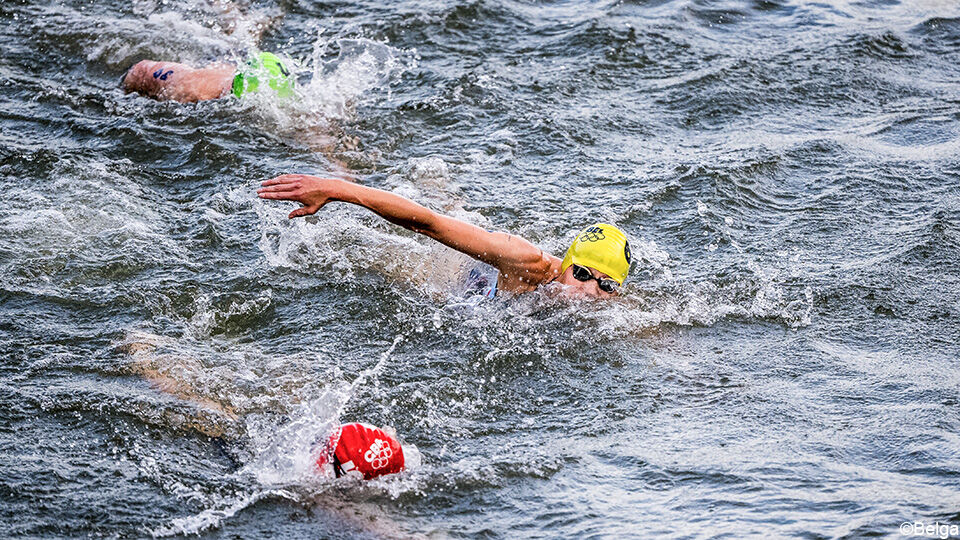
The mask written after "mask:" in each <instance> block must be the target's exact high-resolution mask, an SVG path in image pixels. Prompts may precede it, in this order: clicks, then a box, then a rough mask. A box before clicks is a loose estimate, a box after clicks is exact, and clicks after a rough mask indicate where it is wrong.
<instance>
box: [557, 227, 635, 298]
mask: <svg viewBox="0 0 960 540" xmlns="http://www.w3.org/2000/svg"><path fill="white" fill-rule="evenodd" d="M571 264H578V265H580V266H587V267H590V268H593V269H595V270H599V271H601V272H603V273H604V274H606V275H608V276H610V277H611V278H613V279H614V280H615V281H616V282H617V283H619V284H620V285H623V281H624V280H625V279H627V273H628V272H629V271H630V243H629V242H627V235H625V234H623V231H621V230H620V229H618V228H616V227H614V226H613V225H610V224H609V223H597V224H594V225H591V226H589V227H587V228H586V229H584V230H582V231H580V233H579V234H577V237H576V238H575V239H574V240H573V244H570V249H568V250H567V254H566V255H565V256H564V257H563V263H562V264H561V265H560V272H561V273H563V272H566V271H567V268H569V267H570V265H571Z"/></svg>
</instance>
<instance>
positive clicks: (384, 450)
mask: <svg viewBox="0 0 960 540" xmlns="http://www.w3.org/2000/svg"><path fill="white" fill-rule="evenodd" d="M392 457H393V449H392V448H390V445H389V444H387V443H386V442H385V441H383V440H381V439H376V440H374V441H373V444H371V445H370V449H369V450H367V451H366V453H364V454H363V459H365V460H366V461H367V463H369V464H370V466H371V467H373V468H374V469H375V470H376V469H382V468H383V467H386V466H387V463H390V458H392Z"/></svg>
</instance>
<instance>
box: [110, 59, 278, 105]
mask: <svg viewBox="0 0 960 540" xmlns="http://www.w3.org/2000/svg"><path fill="white" fill-rule="evenodd" d="M261 82H266V84H265V85H262V84H261ZM295 83H296V81H295V79H294V77H293V76H292V74H291V72H290V70H289V69H288V68H287V66H286V65H285V64H284V63H283V61H282V60H281V59H280V58H278V57H277V56H276V55H275V54H272V53H268V52H261V53H258V54H256V55H255V56H253V57H252V58H250V59H249V60H247V61H246V62H245V63H243V64H241V66H240V67H239V68H238V67H235V66H233V65H229V64H218V65H213V66H208V67H204V68H194V67H191V66H188V65H186V64H180V63H177V62H155V61H152V60H141V61H140V62H137V63H136V64H134V66H133V67H131V68H130V69H129V70H127V73H126V74H125V75H124V76H123V79H121V81H120V86H121V87H122V88H123V89H124V91H125V92H128V93H130V92H136V93H138V94H140V95H142V96H145V97H149V98H153V99H157V100H160V101H165V100H171V101H179V102H182V103H196V102H197V101H204V100H208V99H218V98H222V97H226V96H229V95H231V94H232V95H234V96H236V97H242V96H244V95H247V94H251V93H254V92H263V91H264V90H267V89H269V91H270V92H273V93H274V95H276V96H277V97H279V98H280V99H288V98H290V97H292V96H293V95H294V93H293V89H294V86H295Z"/></svg>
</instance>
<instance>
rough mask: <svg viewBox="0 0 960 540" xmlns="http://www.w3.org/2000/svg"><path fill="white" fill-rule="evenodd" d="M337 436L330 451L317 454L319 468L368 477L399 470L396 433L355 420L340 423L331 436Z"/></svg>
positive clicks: (338, 474) (400, 459)
mask: <svg viewBox="0 0 960 540" xmlns="http://www.w3.org/2000/svg"><path fill="white" fill-rule="evenodd" d="M334 438H337V445H336V447H335V448H334V451H333V454H332V455H330V456H328V455H327V454H322V455H321V456H320V457H319V458H317V466H318V467H320V469H321V470H327V471H329V470H330V469H332V471H333V475H334V476H336V477H337V478H340V477H341V476H355V477H358V478H363V479H364V480H370V479H373V478H376V477H378V476H383V475H385V474H394V473H398V472H400V471H402V470H403V468H404V464H405V462H404V456H403V448H402V447H401V446H400V442H399V441H397V439H396V437H394V436H393V435H391V434H389V433H387V432H386V431H384V430H382V429H380V428H376V427H373V426H369V425H367V424H361V423H359V422H356V423H352V424H344V425H342V426H340V429H338V430H337V433H334V434H333V436H332V437H331V442H332V440H333V439H334Z"/></svg>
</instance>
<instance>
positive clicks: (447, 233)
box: [257, 174, 631, 297]
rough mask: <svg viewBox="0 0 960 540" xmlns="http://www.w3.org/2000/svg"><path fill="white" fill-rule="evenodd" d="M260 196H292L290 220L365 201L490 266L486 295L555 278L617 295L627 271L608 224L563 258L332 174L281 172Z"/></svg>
mask: <svg viewBox="0 0 960 540" xmlns="http://www.w3.org/2000/svg"><path fill="white" fill-rule="evenodd" d="M257 194H258V195H259V197H260V198H261V199H277V200H286V201H294V202H298V203H300V204H301V205H302V206H301V208H298V209H296V210H294V211H293V212H291V213H290V216H289V217H290V218H291V219H293V218H297V217H303V216H309V215H311V214H314V213H316V212H317V211H318V210H320V208H322V207H323V206H324V205H325V204H327V203H329V202H333V201H340V202H347V203H351V204H356V205H358V206H363V207H364V208H367V209H369V210H371V211H373V212H374V213H376V214H378V215H379V216H380V217H382V218H384V219H386V220H387V221H389V222H391V223H394V224H397V225H400V226H401V227H405V228H407V229H410V230H411V231H414V232H418V233H420V234H424V235H426V236H429V237H430V238H433V239H434V240H437V241H438V242H440V243H442V244H445V245H447V246H449V247H451V248H453V249H456V250H457V251H460V252H462V253H465V254H467V255H469V256H471V257H473V258H475V259H477V260H479V261H482V262H484V263H486V264H488V265H490V266H492V267H493V269H495V274H496V277H495V278H492V277H491V279H483V280H482V281H484V282H489V283H488V287H487V290H485V291H484V294H485V295H486V296H494V295H495V294H496V293H497V292H498V291H506V292H510V293H514V294H518V293H524V292H528V291H532V290H535V289H536V288H537V287H540V286H541V285H546V284H548V283H559V284H562V285H564V287H563V290H564V291H565V292H566V293H568V294H571V295H575V296H596V297H610V296H614V295H616V294H618V293H619V291H620V288H621V287H622V286H623V283H624V281H625V280H626V279H627V274H628V272H629V271H630V257H631V255H630V245H629V243H628V241H627V237H626V235H625V234H624V233H623V231H621V230H620V229H618V228H616V227H614V226H613V225H610V224H607V223H597V224H595V225H591V226H589V227H587V228H585V229H583V230H582V231H580V232H579V233H577V236H576V238H574V240H573V244H571V246H570V249H568V250H567V253H566V255H565V256H564V258H563V259H560V258H559V257H555V256H553V255H551V254H549V253H544V252H543V250H542V249H540V248H538V247H537V246H535V245H533V244H532V243H530V242H528V241H527V240H524V239H523V238H520V237H519V236H515V235H512V234H508V233H502V232H490V231H486V230H484V229H481V228H480V227H477V226H476V225H471V224H470V223H467V222H464V221H460V220H458V219H456V218H452V217H450V216H444V215H442V214H438V213H436V212H434V211H432V210H430V209H428V208H425V207H423V206H421V205H419V204H417V203H415V202H413V201H411V200H409V199H406V198H404V197H401V196H400V195H396V194H394V193H390V192H387V191H383V190H379V189H375V188H370V187H364V186H361V185H357V184H353V183H351V182H345V181H343V180H336V179H330V178H318V177H316V176H308V175H303V174H285V175H283V176H278V177H276V178H273V179H271V180H267V181H266V182H263V184H262V187H261V188H260V189H259V190H257Z"/></svg>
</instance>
